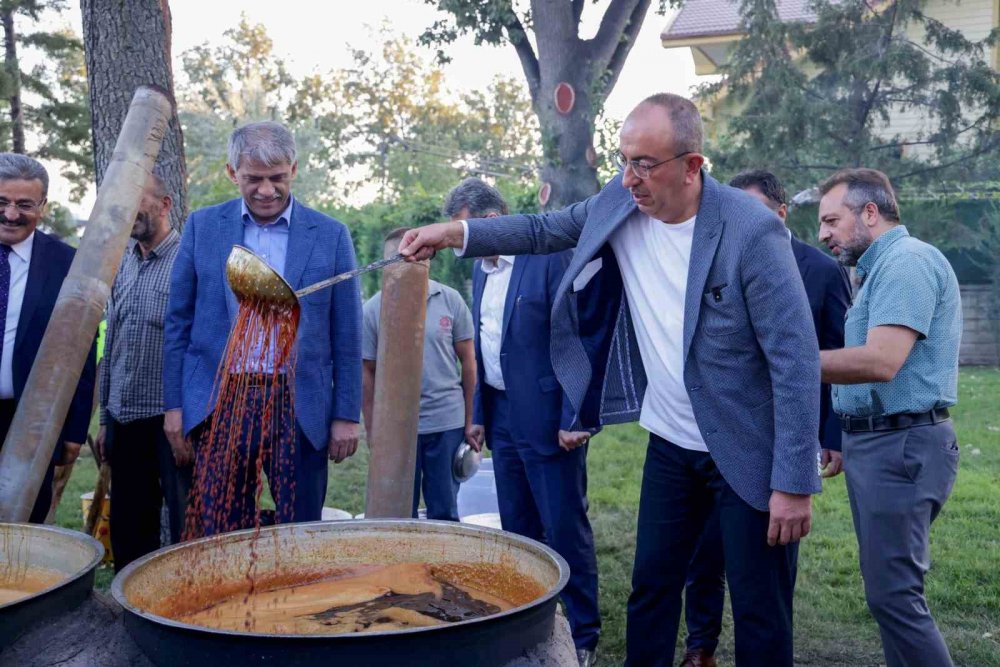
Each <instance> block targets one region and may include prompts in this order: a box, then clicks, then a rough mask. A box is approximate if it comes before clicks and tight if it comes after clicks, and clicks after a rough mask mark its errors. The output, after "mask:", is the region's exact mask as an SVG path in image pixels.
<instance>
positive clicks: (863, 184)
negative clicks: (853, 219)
mask: <svg viewBox="0 0 1000 667" xmlns="http://www.w3.org/2000/svg"><path fill="white" fill-rule="evenodd" d="M838 185H846V186H847V194H845V195H844V205H845V206H847V208H849V209H851V211H853V212H854V214H855V215H861V211H862V210H863V209H864V208H865V206H867V205H868V204H869V203H871V204H875V206H876V207H877V208H878V212H879V214H881V216H882V217H883V218H885V219H886V220H888V221H889V222H899V203H898V202H897V201H896V192H895V190H894V189H893V187H892V182H891V181H890V180H889V177H888V176H886V175H885V174H884V173H882V172H881V171H878V170H877V169H868V168H865V167H858V168H853V169H841V170H840V171H838V172H837V173H835V174H834V175H833V176H831V177H830V178H828V179H826V180H825V181H823V182H822V183H821V184H820V186H819V192H820V195H826V193H828V192H829V191H830V190H832V189H834V188H835V187H837V186H838Z"/></svg>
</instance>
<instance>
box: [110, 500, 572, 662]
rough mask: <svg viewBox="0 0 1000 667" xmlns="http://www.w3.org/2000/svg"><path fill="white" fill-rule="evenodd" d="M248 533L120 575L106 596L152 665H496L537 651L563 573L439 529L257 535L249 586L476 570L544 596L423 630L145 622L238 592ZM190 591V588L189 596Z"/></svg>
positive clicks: (322, 525)
mask: <svg viewBox="0 0 1000 667" xmlns="http://www.w3.org/2000/svg"><path fill="white" fill-rule="evenodd" d="M253 540H254V531H252V530H247V531H239V532H235V533H227V534H224V535H217V536H215V537H210V538H204V539H201V540H196V541H194V542H189V543H186V544H181V545H176V546H172V547H167V548H166V549H161V550H160V551H157V552H154V553H152V554H149V555H147V556H145V557H143V558H141V559H139V560H137V561H135V562H133V563H131V564H130V565H129V566H128V567H126V568H125V569H124V570H123V571H122V572H121V573H119V574H118V576H117V577H115V579H114V581H113V582H112V585H111V594H112V595H113V596H114V598H115V599H116V600H117V601H118V602H119V604H121V605H122V607H124V609H125V626H126V628H127V629H128V631H129V633H130V634H131V636H132V638H133V640H135V642H136V643H137V644H138V645H139V647H140V648H141V649H142V651H143V652H144V653H145V654H146V655H147V656H148V657H149V658H150V660H152V661H153V662H154V663H156V664H157V665H177V666H180V665H204V664H212V663H215V664H254V665H267V664H273V665H282V666H283V667H285V666H288V667H292V666H295V667H298V666H304V665H309V666H312V665H324V666H327V665H331V664H344V665H347V664H349V665H378V666H379V667H387V666H389V665H392V666H393V667H413V666H418V665H428V666H430V665H440V664H442V663H447V662H448V661H450V663H451V664H454V665H501V664H504V663H506V662H508V661H510V660H513V659H514V658H516V657H518V656H520V655H522V654H523V653H524V652H525V651H527V650H529V649H530V648H531V647H533V646H536V645H537V644H539V643H540V642H542V641H544V640H546V639H547V638H548V637H549V635H550V633H551V631H552V626H553V621H554V614H555V608H556V598H557V596H558V595H559V593H560V592H561V591H562V589H563V587H564V586H565V585H566V582H567V580H568V579H569V567H568V566H567V564H566V561H565V560H563V559H562V558H561V557H560V556H559V555H558V554H557V553H556V552H554V551H552V550H551V549H549V548H548V547H546V546H544V545H542V544H539V543H537V542H534V541H532V540H529V539H526V538H523V537H520V536H518V535H514V534H512V533H507V532H503V531H499V530H492V529H489V528H482V527H479V526H468V525H464V524H458V523H453V522H448V521H417V520H412V519H411V520H399V521H395V520H393V521H390V520H367V521H337V522H317V523H300V524H285V525H279V526H273V527H267V528H262V529H261V530H260V535H259V537H258V538H257V540H256V545H255V547H254V548H255V550H256V563H257V565H256V567H257V572H258V574H260V575H265V576H266V575H272V574H274V575H276V574H281V573H294V572H300V571H313V572H315V571H321V570H322V569H323V568H328V569H329V568H333V567H337V566H346V565H359V564H392V563H404V562H425V563H433V564H443V563H470V562H471V563H485V564H487V565H490V564H492V565H497V566H501V565H502V566H504V567H513V568H515V569H516V570H517V571H518V572H519V573H521V574H524V575H526V576H528V577H530V578H532V579H534V580H535V581H536V582H537V583H539V584H541V586H542V588H543V589H544V591H545V592H544V594H542V595H541V596H540V597H538V598H536V599H535V600H533V601H531V602H529V603H527V604H524V605H521V606H519V607H515V608H513V609H510V610H508V611H505V612H500V613H498V614H494V615H491V616H486V617H483V618H477V619H472V620H467V621H460V622H457V623H451V624H445V625H438V626H434V627H429V628H408V629H404V630H393V631H382V632H366V633H350V634H332V635H331V634H296V635H278V634H268V633H262V632H234V631H227V630H216V629H211V628H206V627H202V626H197V625H191V624H188V623H183V622H179V621H176V620H173V619H170V618H166V617H164V616H159V615H156V614H154V613H152V612H151V611H150V609H153V608H155V607H156V605H157V602H158V601H160V600H162V599H164V598H165V597H168V596H171V595H176V594H177V593H178V592H179V591H185V590H189V589H190V590H197V587H198V586H209V587H212V586H218V585H220V584H223V583H228V582H238V581H243V580H245V577H246V573H247V570H248V567H249V566H250V564H251V545H252V544H253ZM192 585H193V586H194V587H195V588H190V587H192Z"/></svg>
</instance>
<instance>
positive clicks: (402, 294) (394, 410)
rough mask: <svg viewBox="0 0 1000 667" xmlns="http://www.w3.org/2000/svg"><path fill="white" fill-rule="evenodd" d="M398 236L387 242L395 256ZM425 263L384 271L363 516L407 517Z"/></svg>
mask: <svg viewBox="0 0 1000 667" xmlns="http://www.w3.org/2000/svg"><path fill="white" fill-rule="evenodd" d="M398 246H399V240H398V239H396V240H393V241H390V242H388V243H386V245H385V256H386V257H390V256H392V255H394V254H396V251H397V249H398ZM429 272H430V269H429V266H428V264H427V263H426V262H420V263H417V264H409V263H402V264H395V265H393V266H390V267H387V268H386V269H385V270H384V272H383V273H382V310H381V313H380V315H379V335H378V351H377V353H376V357H377V360H376V366H375V404H374V407H373V409H372V432H371V433H370V434H369V439H368V446H369V449H370V450H371V452H370V457H369V459H368V487H367V490H366V497H365V518H368V519H390V518H397V519H398V518H409V517H410V515H411V512H412V509H413V479H414V473H415V471H416V465H417V427H418V426H419V421H420V386H421V384H422V373H423V359H424V324H425V321H426V319H427V280H428V274H429Z"/></svg>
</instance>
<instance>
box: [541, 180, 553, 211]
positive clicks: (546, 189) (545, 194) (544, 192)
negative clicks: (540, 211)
mask: <svg viewBox="0 0 1000 667" xmlns="http://www.w3.org/2000/svg"><path fill="white" fill-rule="evenodd" d="M551 196H552V184H551V183H542V187H540V188H538V203H539V205H541V206H545V205H546V204H548V203H549V197H551Z"/></svg>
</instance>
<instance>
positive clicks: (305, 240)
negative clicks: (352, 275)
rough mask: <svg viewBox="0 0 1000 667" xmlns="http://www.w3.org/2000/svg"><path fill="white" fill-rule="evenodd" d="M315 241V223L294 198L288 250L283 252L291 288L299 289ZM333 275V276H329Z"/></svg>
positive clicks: (340, 269) (344, 268) (339, 269)
mask: <svg viewBox="0 0 1000 667" xmlns="http://www.w3.org/2000/svg"><path fill="white" fill-rule="evenodd" d="M315 243H316V223H315V221H313V220H312V218H311V217H310V216H307V215H305V211H304V209H303V207H302V204H300V203H299V202H298V200H295V203H294V204H293V205H292V219H291V220H290V221H289V223H288V251H287V252H286V253H285V280H287V281H288V284H289V285H291V286H292V288H293V289H301V288H302V287H306V285H301V284H300V283H301V282H302V273H303V272H304V271H305V270H306V266H307V265H308V264H309V256H310V255H311V254H312V249H313V246H314V245H315ZM336 270H337V271H349V270H350V269H349V268H348V267H337V269H336ZM329 277H331V278H332V277H333V276H329Z"/></svg>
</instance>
